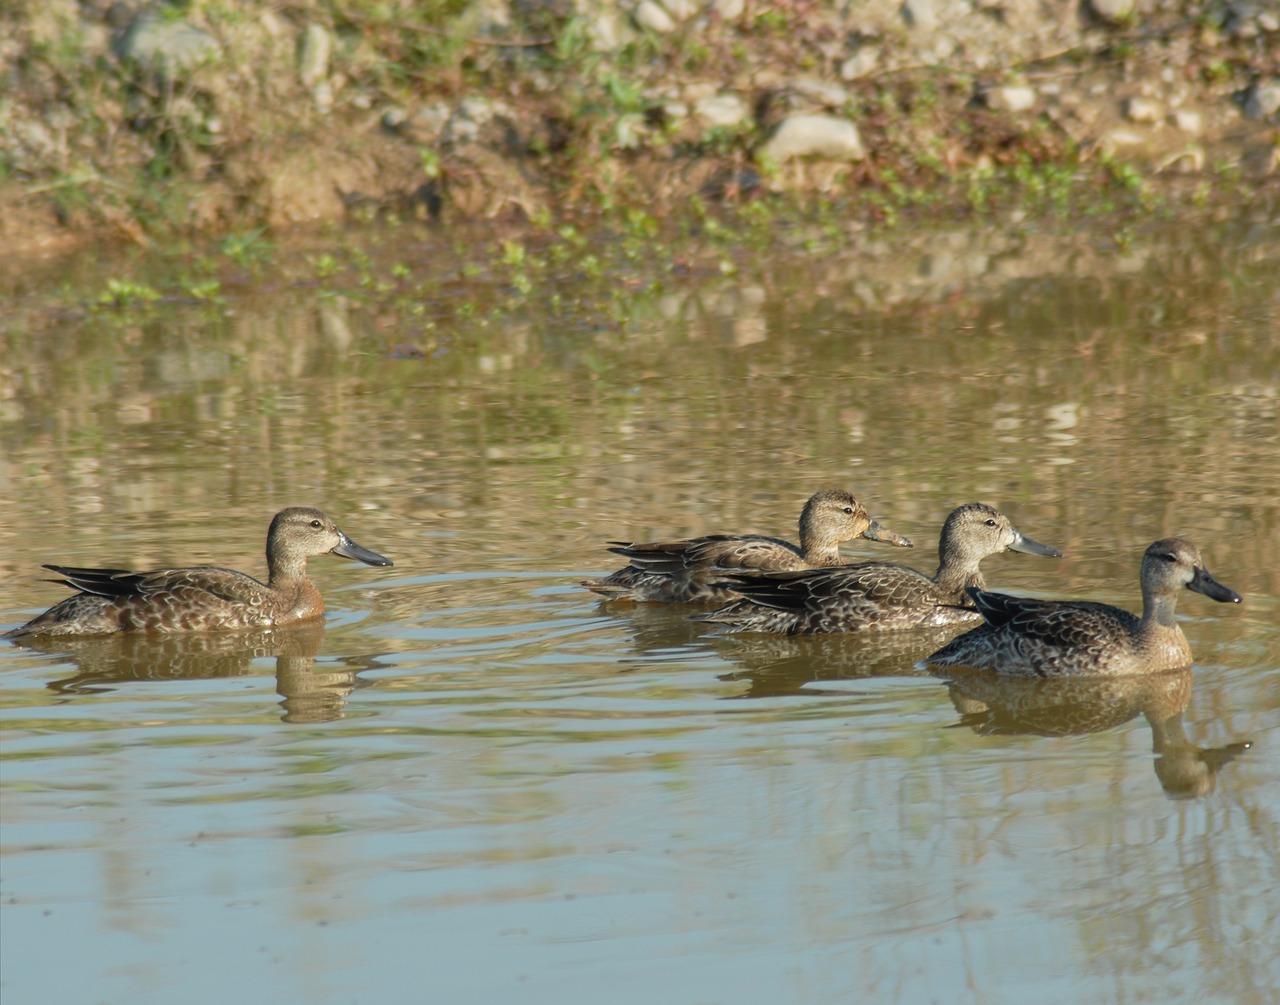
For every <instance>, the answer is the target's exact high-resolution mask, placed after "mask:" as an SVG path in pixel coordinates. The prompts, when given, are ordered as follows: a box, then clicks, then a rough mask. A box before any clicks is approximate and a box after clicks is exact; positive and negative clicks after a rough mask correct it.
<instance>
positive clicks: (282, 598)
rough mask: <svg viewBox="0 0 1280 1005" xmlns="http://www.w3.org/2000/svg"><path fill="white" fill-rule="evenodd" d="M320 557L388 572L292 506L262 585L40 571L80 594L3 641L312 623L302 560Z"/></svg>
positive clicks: (271, 540) (280, 524) (271, 536)
mask: <svg viewBox="0 0 1280 1005" xmlns="http://www.w3.org/2000/svg"><path fill="white" fill-rule="evenodd" d="M325 554H333V555H340V556H342V557H343V558H352V559H355V560H356V561H358V562H364V563H365V564H366V565H380V566H386V565H391V564H392V562H391V559H389V558H384V557H383V556H382V555H379V554H378V553H377V552H373V551H370V550H369V549H368V548H362V547H361V546H360V545H358V544H356V543H355V542H354V541H352V540H351V538H349V537H347V535H346V534H344V533H343V532H342V531H341V530H339V529H338V526H337V524H335V523H334V522H333V521H332V520H331V519H330V518H329V517H327V516H325V514H324V513H322V512H320V510H318V509H308V508H304V507H297V506H295V507H291V508H289V509H284V510H281V511H280V512H279V513H277V514H276V515H275V518H274V519H273V520H272V521H271V528H270V530H269V531H268V532H267V569H268V574H269V576H268V579H267V582H265V583H263V582H260V581H259V580H257V579H254V578H253V577H252V576H248V575H245V574H244V573H243V572H236V571H234V570H232V569H222V568H218V567H216V566H207V565H199V566H189V567H186V568H179V569H158V570H156V571H154V572H130V571H128V570H124V569H77V568H69V567H66V566H61V565H46V566H45V567H44V568H46V569H49V570H51V571H53V572H56V573H57V574H58V575H59V576H62V577H63V578H62V579H60V580H54V582H61V583H65V584H66V585H67V586H70V587H71V588H72V589H74V590H77V591H79V592H77V593H76V594H75V595H74V596H71V597H68V598H67V599H66V600H64V601H62V602H61V603H60V604H57V605H55V606H54V607H51V608H49V610H47V611H45V612H44V613H43V614H41V615H40V616H39V617H37V618H33V619H32V620H31V621H28V622H27V623H26V624H25V625H22V626H21V627H19V628H15V629H13V630H12V631H10V632H8V633H7V635H8V637H9V638H11V639H16V640H21V639H24V638H28V637H31V636H37V635H105V634H109V633H112V632H146V633H153V634H159V633H162V632H199V631H219V630H226V629H239V628H265V627H270V626H272V625H279V624H291V623H294V622H298V621H303V620H305V619H307V618H317V617H319V616H320V615H321V614H323V613H324V599H323V598H322V597H321V596H320V591H319V590H318V589H316V586H315V584H314V583H312V582H311V580H310V579H309V578H308V576H307V559H308V558H310V557H311V556H312V555H325Z"/></svg>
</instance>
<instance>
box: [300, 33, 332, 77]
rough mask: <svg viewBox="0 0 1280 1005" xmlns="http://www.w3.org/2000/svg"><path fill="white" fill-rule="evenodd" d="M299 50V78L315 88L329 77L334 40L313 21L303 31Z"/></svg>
mask: <svg viewBox="0 0 1280 1005" xmlns="http://www.w3.org/2000/svg"><path fill="white" fill-rule="evenodd" d="M298 50H299V54H298V76H299V77H300V78H301V80H302V83H303V84H304V85H305V86H307V87H315V86H316V84H318V83H320V81H322V80H324V78H325V77H327V76H328V75H329V57H330V55H331V54H332V52H333V39H332V38H331V37H330V35H329V33H328V32H327V31H325V29H324V27H323V26H322V25H318V24H316V23H315V22H314V21H312V22H311V23H310V24H308V25H307V26H306V27H305V28H304V29H303V30H302V39H301V41H300V42H299V44H298Z"/></svg>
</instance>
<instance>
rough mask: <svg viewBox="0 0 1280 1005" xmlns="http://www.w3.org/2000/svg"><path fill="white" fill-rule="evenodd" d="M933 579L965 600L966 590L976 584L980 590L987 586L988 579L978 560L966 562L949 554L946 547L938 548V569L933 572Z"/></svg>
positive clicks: (945, 590) (948, 591)
mask: <svg viewBox="0 0 1280 1005" xmlns="http://www.w3.org/2000/svg"><path fill="white" fill-rule="evenodd" d="M933 581H934V582H935V583H937V584H938V588H939V589H940V590H943V591H944V592H946V593H949V594H953V595H955V596H956V597H957V598H959V599H961V600H963V599H964V598H965V597H966V593H965V590H966V589H967V588H968V587H970V586H976V587H977V588H978V589H979V590H985V589H986V588H987V584H986V581H985V580H984V579H983V578H982V572H981V570H980V569H979V568H978V564H977V563H976V562H965V561H963V560H962V559H960V558H959V557H958V556H956V555H954V554H951V555H949V554H948V553H947V551H946V549H945V548H943V547H939V548H938V571H937V572H935V573H934V574H933Z"/></svg>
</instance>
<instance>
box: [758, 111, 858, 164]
mask: <svg viewBox="0 0 1280 1005" xmlns="http://www.w3.org/2000/svg"><path fill="white" fill-rule="evenodd" d="M760 152H761V153H762V154H763V155H764V156H765V157H768V158H769V159H771V160H773V161H776V162H777V163H779V164H781V163H782V162H783V161H787V160H791V159H793V158H796V157H821V158H824V159H826V160H834V161H860V160H862V159H863V158H864V157H866V155H867V154H866V151H865V150H864V149H863V147H862V137H861V136H859V135H858V127H857V126H855V125H854V124H853V123H852V122H849V121H848V120H846V119H837V118H836V117H835V116H832V115H792V116H789V117H787V118H785V119H783V120H782V121H781V122H780V123H778V128H777V129H775V130H774V132H773V135H772V136H770V137H769V139H768V141H767V142H766V143H765V144H764V146H763V147H761V148H760Z"/></svg>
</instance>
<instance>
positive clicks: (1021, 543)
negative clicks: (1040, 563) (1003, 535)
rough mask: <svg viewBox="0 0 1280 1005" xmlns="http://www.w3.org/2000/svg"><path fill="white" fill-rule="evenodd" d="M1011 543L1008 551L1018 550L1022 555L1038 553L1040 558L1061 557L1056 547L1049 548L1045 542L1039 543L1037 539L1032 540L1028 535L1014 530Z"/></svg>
mask: <svg viewBox="0 0 1280 1005" xmlns="http://www.w3.org/2000/svg"><path fill="white" fill-rule="evenodd" d="M1013 533H1014V539H1013V544H1011V545H1009V550H1010V551H1020V552H1022V553H1023V554H1024V555H1039V556H1041V557H1042V558H1061V557H1062V552H1060V551H1059V550H1058V549H1057V548H1051V547H1050V546H1049V545H1047V544H1041V543H1040V542H1039V541H1033V540H1031V538H1029V537H1023V536H1022V534H1021V533H1019V532H1018V531H1016V530H1015V531H1014V532H1013Z"/></svg>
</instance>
